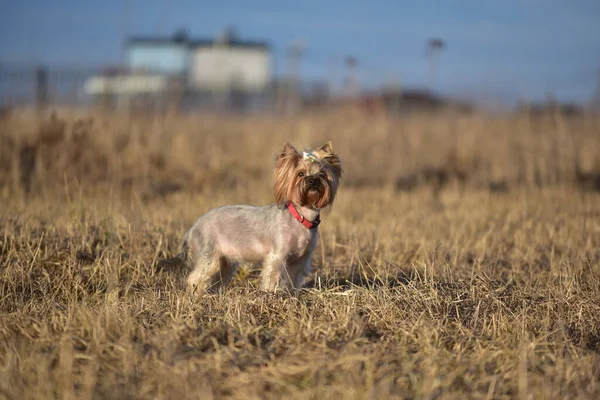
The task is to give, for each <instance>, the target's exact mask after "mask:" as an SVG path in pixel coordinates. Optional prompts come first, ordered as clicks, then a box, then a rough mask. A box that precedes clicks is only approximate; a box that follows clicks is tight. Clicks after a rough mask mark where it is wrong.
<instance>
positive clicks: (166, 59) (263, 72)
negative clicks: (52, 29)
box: [84, 29, 272, 110]
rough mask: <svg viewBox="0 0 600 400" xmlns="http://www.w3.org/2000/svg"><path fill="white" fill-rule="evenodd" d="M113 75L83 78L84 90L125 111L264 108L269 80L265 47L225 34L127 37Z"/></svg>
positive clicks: (269, 57) (262, 43) (269, 60)
mask: <svg viewBox="0 0 600 400" xmlns="http://www.w3.org/2000/svg"><path fill="white" fill-rule="evenodd" d="M124 52H125V66H124V71H120V72H119V73H114V72H113V73H110V74H103V76H99V77H94V78H92V79H89V80H88V81H87V82H86V85H85V89H84V90H85V91H86V92H87V93H88V94H91V95H93V96H95V97H99V96H100V97H102V98H103V101H104V102H105V103H106V98H111V99H112V100H111V101H110V102H109V103H110V104H113V105H116V106H117V107H124V106H127V107H129V106H130V105H131V104H142V106H143V107H146V108H147V107H150V106H151V105H156V106H158V107H161V108H162V107H164V106H167V105H168V106H175V107H176V108H179V109H182V108H183V109H186V108H187V109H198V108H205V109H207V108H219V109H230V110H231V109H234V110H247V109H249V108H253V107H254V108H257V107H256V106H257V105H258V106H260V104H261V103H262V104H265V103H266V98H267V97H268V95H269V89H270V87H271V81H272V66H271V63H272V54H271V47H270V46H269V44H268V43H267V42H266V41H251V40H242V39H240V38H239V37H238V36H237V35H236V33H235V31H233V30H232V29H226V30H225V31H224V32H223V33H222V34H221V35H220V36H218V37H216V38H214V39H209V38H204V39H191V38H189V37H188V35H187V34H186V33H185V32H184V31H179V32H177V33H176V34H175V35H173V36H172V37H132V38H129V39H128V40H127V41H126V42H125V48H124Z"/></svg>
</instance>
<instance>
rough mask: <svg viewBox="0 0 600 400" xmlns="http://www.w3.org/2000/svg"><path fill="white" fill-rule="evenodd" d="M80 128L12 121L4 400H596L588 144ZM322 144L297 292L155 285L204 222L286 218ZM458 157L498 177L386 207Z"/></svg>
mask: <svg viewBox="0 0 600 400" xmlns="http://www.w3.org/2000/svg"><path fill="white" fill-rule="evenodd" d="M65 115H67V114H65ZM74 120H75V117H74V116H68V115H67V116H66V120H65V122H64V123H65V125H64V126H62V127H61V126H60V123H61V122H60V121H54V122H53V123H54V124H58V125H54V128H53V129H54V131H52V129H51V128H48V125H46V126H45V127H44V128H40V126H39V125H38V123H37V122H36V121H35V120H33V119H32V118H31V117H27V116H19V115H16V116H14V117H11V118H10V119H8V120H4V121H0V129H1V130H0V141H1V142H0V182H1V184H2V192H1V193H0V196H1V197H0V200H1V204H2V208H1V210H0V221H1V223H0V224H1V225H0V312H1V313H2V317H1V319H0V398H9V399H26V398H35V399H40V398H97V399H103V398H107V399H121V398H142V399H145V398H148V399H150V398H152V399H157V398H158V399H162V398H164V399H167V398H168V399H170V398H173V399H181V398H211V397H212V398H230V397H235V398H281V397H285V398H332V399H337V398H356V399H358V398H441V399H444V398H490V399H491V398H521V399H527V398H536V399H537V398H552V399H554V398H590V399H592V398H598V397H599V396H600V301H599V300H598V299H600V251H599V249H600V194H599V193H593V192H592V193H584V192H580V191H578V190H577V189H576V188H575V187H574V186H573V182H574V178H573V176H574V165H575V164H577V165H581V168H582V169H587V170H590V171H593V170H594V162H596V161H594V160H597V159H598V156H599V155H600V139H599V136H598V134H599V132H600V129H599V124H598V122H597V121H593V120H587V119H586V120H573V121H572V120H563V119H561V118H556V117H549V118H548V119H546V120H535V121H534V120H530V119H526V118H518V119H504V120H490V119H486V118H483V117H456V116H439V117H432V118H430V119H428V118H423V117H415V118H410V119H407V120H404V121H400V122H398V121H389V120H385V119H379V120H375V121H368V120H365V119H362V118H361V117H360V116H357V115H353V114H350V115H347V116H343V115H335V116H329V117H322V118H321V117H320V118H308V117H303V118H299V119H294V120H288V121H282V120H266V119H233V120H228V121H224V120H222V119H219V118H216V117H212V118H208V117H205V118H178V119H165V120H160V119H157V120H146V121H140V120H129V119H126V118H125V117H117V116H114V117H111V118H109V119H105V118H103V117H96V118H95V120H94V121H93V124H92V125H86V124H87V123H86V122H79V125H78V126H77V129H75V126H74V123H73V121H74ZM57 127H58V128H57ZM326 139H332V140H333V143H334V147H335V148H336V149H337V150H338V151H339V152H340V156H341V158H342V161H344V162H345V167H346V171H347V179H346V180H345V181H344V182H343V183H342V188H341V190H340V193H339V197H338V201H337V203H336V205H335V207H334V208H333V209H332V210H330V211H329V212H327V213H326V215H325V216H324V217H323V223H322V225H321V237H322V240H321V243H320V247H319V249H318V250H317V254H316V257H315V260H314V261H315V264H316V270H315V272H314V276H313V279H312V280H311V281H310V283H309V285H308V287H307V288H306V289H305V290H303V291H301V292H299V293H282V294H277V295H272V294H265V293H261V292H260V291H258V290H257V288H256V274H255V270H253V269H252V268H250V267H248V268H245V269H243V270H242V271H241V273H240V274H239V275H238V276H237V277H236V280H235V282H234V284H233V285H232V287H230V288H229V289H228V290H227V291H226V293H225V294H220V295H206V296H205V297H203V298H201V299H192V298H188V297H187V295H186V293H185V291H184V290H182V274H181V272H178V271H170V272H169V271H162V270H159V269H157V261H158V260H159V259H160V258H161V257H163V256H170V255H172V254H173V253H175V252H176V251H177V250H178V247H179V245H180V240H181V236H182V234H183V232H184V231H185V229H187V228H188V227H189V225H190V224H191V223H192V222H193V221H194V220H195V218H196V217H197V216H198V215H200V214H201V213H203V212H205V211H206V210H208V209H209V208H211V207H214V206H218V205H222V204H225V203H240V202H250V203H255V204H266V203H268V202H270V201H271V199H272V194H271V192H270V186H271V183H272V178H271V176H272V175H271V174H272V171H271V169H270V168H271V163H270V162H271V155H272V154H273V153H274V152H275V151H277V150H278V149H279V147H280V146H281V144H282V142H283V140H292V141H293V142H294V143H295V144H296V143H303V144H306V145H317V144H320V142H322V141H324V140H326ZM23 153H25V156H24V155H23ZM452 154H454V155H457V154H458V156H452ZM28 157H29V158H28ZM451 158H454V159H457V158H458V159H460V160H467V164H468V165H471V164H470V163H471V162H472V160H481V161H480V162H482V163H483V164H482V165H484V166H479V167H471V169H475V171H472V170H470V171H469V172H470V174H469V175H470V177H472V178H471V180H470V181H469V185H468V186H467V187H466V189H465V190H464V191H462V192H460V191H457V190H455V189H454V188H452V187H450V188H448V189H447V190H445V191H443V192H442V195H441V198H440V199H439V201H433V200H432V198H431V195H430V192H429V191H428V190H427V189H424V190H421V189H417V190H416V191H413V192H395V191H394V190H393V189H392V188H391V187H390V185H387V186H386V185H385V184H388V183H392V182H393V180H394V179H395V177H396V176H397V174H400V173H402V172H403V171H406V170H409V169H411V168H419V167H423V166H427V165H439V163H440V162H444V160H447V159H451ZM32 160H33V161H32ZM590 160H591V161H590ZM436 163H437V164H436ZM494 174H499V175H501V177H502V178H503V179H506V180H507V181H509V182H510V188H511V190H510V191H509V192H508V193H502V194H493V193H489V192H488V191H486V190H482V189H479V188H478V182H482V181H486V180H491V179H495V178H496V176H495V175H494ZM162 183H179V184H180V185H182V186H183V187H184V190H180V191H178V192H175V193H171V194H167V192H169V190H166V189H165V187H166V185H163V186H161V184H162ZM344 183H346V185H344ZM27 188H29V190H28V191H27ZM171 189H172V190H175V189H176V188H171Z"/></svg>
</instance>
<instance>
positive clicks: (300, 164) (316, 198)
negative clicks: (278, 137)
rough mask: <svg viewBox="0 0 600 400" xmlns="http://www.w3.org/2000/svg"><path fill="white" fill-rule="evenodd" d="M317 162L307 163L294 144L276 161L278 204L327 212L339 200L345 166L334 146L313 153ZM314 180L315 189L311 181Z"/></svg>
mask: <svg viewBox="0 0 600 400" xmlns="http://www.w3.org/2000/svg"><path fill="white" fill-rule="evenodd" d="M312 154H313V155H314V158H312V159H307V160H305V159H303V157H302V155H301V154H300V153H299V152H298V151H297V150H296V149H295V148H294V146H292V145H291V144H290V143H287V142H286V143H285V144H284V146H283V150H282V151H281V153H280V154H278V155H277V156H276V158H275V187H274V191H275V201H276V202H277V204H279V205H281V204H283V203H285V202H287V201H291V202H293V203H294V204H297V205H300V206H311V207H314V208H319V209H320V208H324V207H326V206H328V205H331V204H332V203H333V201H334V199H335V195H336V193H337V188H338V185H339V181H340V179H341V177H342V173H343V170H342V164H341V161H340V158H339V157H338V155H337V154H335V153H334V152H333V146H332V145H331V142H327V143H325V144H324V145H323V146H321V147H319V148H318V149H317V150H315V151H313V152H312ZM310 179H312V180H313V183H314V184H313V185H312V186H311V185H310V184H309V180H310Z"/></svg>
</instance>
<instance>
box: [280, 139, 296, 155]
mask: <svg viewBox="0 0 600 400" xmlns="http://www.w3.org/2000/svg"><path fill="white" fill-rule="evenodd" d="M284 154H300V153H298V150H296V148H295V147H294V146H292V144H291V143H289V142H285V143H284V144H283V150H281V155H284Z"/></svg>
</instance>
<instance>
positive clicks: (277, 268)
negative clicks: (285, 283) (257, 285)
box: [261, 253, 285, 292]
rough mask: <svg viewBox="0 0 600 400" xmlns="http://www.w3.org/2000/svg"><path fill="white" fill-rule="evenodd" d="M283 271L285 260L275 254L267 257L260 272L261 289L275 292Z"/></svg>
mask: <svg viewBox="0 0 600 400" xmlns="http://www.w3.org/2000/svg"><path fill="white" fill-rule="evenodd" d="M284 271H285V259H284V258H283V257H281V256H280V255H279V254H276V253H269V255H267V257H266V259H265V261H264V266H263V270H262V279H261V289H262V290H264V291H267V292H274V291H276V290H277V289H278V288H279V287H280V285H281V281H282V277H283V273H284Z"/></svg>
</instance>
